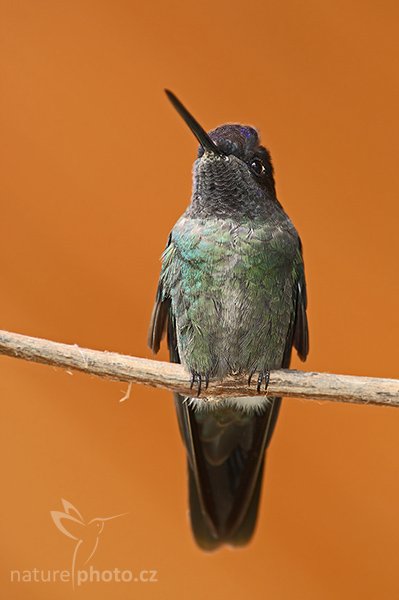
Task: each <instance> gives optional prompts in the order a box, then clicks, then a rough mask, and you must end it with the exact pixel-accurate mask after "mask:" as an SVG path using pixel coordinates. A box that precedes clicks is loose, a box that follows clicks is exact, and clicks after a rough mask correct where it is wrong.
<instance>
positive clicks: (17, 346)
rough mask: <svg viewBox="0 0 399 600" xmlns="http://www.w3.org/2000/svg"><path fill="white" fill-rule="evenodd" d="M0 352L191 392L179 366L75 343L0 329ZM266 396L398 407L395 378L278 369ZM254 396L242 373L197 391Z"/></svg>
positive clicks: (218, 395)
mask: <svg viewBox="0 0 399 600" xmlns="http://www.w3.org/2000/svg"><path fill="white" fill-rule="evenodd" d="M0 354H3V355H6V356H12V357H15V358H22V359H24V360H29V361H34V362H39V363H42V364H45V365H53V366H56V367H62V368H64V369H75V370H77V371H82V372H84V373H89V374H91V375H97V376H99V377H107V378H109V379H114V380H118V381H125V382H127V383H141V384H143V385H149V386H153V387H160V388H167V389H170V390H174V391H177V392H180V393H181V394H183V395H186V396H192V395H193V393H195V392H193V390H191V389H190V375H189V374H188V373H187V371H185V369H184V368H183V367H182V366H181V365H176V364H170V363H166V362H160V361H155V360H147V359H144V358H136V357H133V356H125V355H122V354H116V353H113V352H101V351H98V350H88V349H86V348H80V347H79V346H77V345H76V344H74V345H70V344H60V343H58V342H51V341H49V340H44V339H40V338H34V337H29V336H26V335H20V334H17V333H9V332H7V331H0ZM268 394H269V395H273V396H291V397H294V398H308V399H313V400H318V401H320V400H330V401H334V402H352V403H357V404H379V405H389V406H399V380H398V379H377V378H374V377H354V376H350V375H333V374H330V373H305V372H303V371H292V370H279V371H272V373H271V376H270V383H269V388H268ZM256 395H257V391H256V384H255V383H254V384H252V386H251V387H248V378H247V376H245V375H241V376H236V377H233V376H230V377H226V378H225V379H224V380H223V381H210V382H209V388H208V389H207V390H206V391H205V390H204V389H203V390H202V392H201V396H202V397H207V398H208V399H210V400H213V401H217V399H218V398H219V399H220V398H221V397H228V396H230V397H234V396H248V398H249V399H248V401H249V402H250V397H251V396H256Z"/></svg>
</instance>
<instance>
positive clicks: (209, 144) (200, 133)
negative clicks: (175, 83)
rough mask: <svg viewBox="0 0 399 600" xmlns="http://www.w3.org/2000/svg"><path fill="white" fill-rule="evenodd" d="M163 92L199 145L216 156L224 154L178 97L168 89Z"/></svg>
mask: <svg viewBox="0 0 399 600" xmlns="http://www.w3.org/2000/svg"><path fill="white" fill-rule="evenodd" d="M165 94H166V95H167V97H168V98H169V100H170V101H171V103H172V104H173V106H174V107H175V109H176V110H177V112H178V113H179V115H180V116H181V117H182V119H183V120H184V121H185V122H186V123H187V125H188V126H189V128H190V129H191V131H192V132H193V134H194V135H195V137H196V138H197V140H198V141H199V143H200V144H201V146H202V147H203V149H204V150H206V151H208V152H212V153H213V154H217V155H218V156H224V152H222V151H221V150H220V149H219V148H218V147H217V146H216V144H215V143H214V142H213V141H212V140H211V138H210V137H209V135H208V134H207V132H206V131H205V129H203V128H202V127H201V125H200V124H199V123H198V121H196V120H195V119H194V117H193V116H192V115H191V114H190V113H189V112H188V110H187V108H186V107H185V106H183V104H182V103H181V102H180V100H179V99H178V98H176V96H175V95H174V94H173V92H170V91H169V90H165Z"/></svg>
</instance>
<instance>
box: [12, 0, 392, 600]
mask: <svg viewBox="0 0 399 600" xmlns="http://www.w3.org/2000/svg"><path fill="white" fill-rule="evenodd" d="M398 13H399V11H398V5H397V3H395V2H391V1H389V0H383V1H382V2H378V3H377V2H371V1H360V0H358V1H355V0H351V1H350V2H344V1H343V0H338V1H334V2H331V1H324V2H319V1H316V0H309V1H307V2H299V1H296V0H290V1H286V0H283V1H282V0H266V1H262V0H253V1H252V2H250V3H245V4H242V3H241V2H238V1H231V0H230V1H226V0H221V1H220V2H217V3H215V2H210V1H200V2H193V1H189V2H177V1H174V0H169V1H168V2H152V3H142V2H140V3H139V2H129V1H127V0H126V1H123V0H115V1H113V2H105V1H98V0H97V1H89V0H82V1H73V0H72V1H66V0H59V1H57V2H53V1H51V0H35V1H34V2H32V1H29V0H21V1H18V2H14V1H13V0H9V1H7V0H1V1H0V30H1V41H0V76H1V95H0V119H1V132H2V133H1V143H0V154H1V158H0V171H1V184H0V186H1V236H0V257H1V258H0V260H1V270H0V272H1V281H2V284H1V296H0V315H1V317H0V327H1V328H2V329H7V330H10V331H16V332H19V333H25V334H29V335H34V336H39V337H47V338H50V339H54V340H58V341H64V342H68V343H77V344H79V345H81V346H86V347H92V348H98V349H108V350H114V351H118V352H123V353H128V354H133V355H137V356H150V353H149V351H148V349H147V347H146V335H147V327H148V321H149V317H150V313H151V309H152V303H153V298H154V294H155V289H156V283H157V278H158V273H159V266H160V262H159V257H160V254H161V252H162V250H163V247H164V244H165V242H166V239H167V236H168V232H169V230H170V228H171V227H172V225H173V223H174V222H175V221H176V219H177V218H178V216H179V215H180V214H181V213H182V212H183V210H184V209H185V206H186V205H187V202H188V200H189V197H190V191H191V175H190V171H191V165H192V161H193V160H194V157H195V153H196V142H195V140H194V138H193V137H192V136H191V135H190V134H189V132H188V130H187V128H185V127H184V125H183V123H182V122H181V120H180V119H179V118H178V116H177V115H176V113H175V112H174V111H173V109H172V107H171V106H170V105H169V103H168V102H167V100H166V98H165V96H164V94H163V91H162V90H163V88H164V87H169V88H171V89H172V90H173V91H175V92H176V93H177V94H178V95H179V96H180V97H181V99H182V100H183V101H184V102H185V103H186V104H187V106H188V107H189V108H190V110H192V111H193V113H194V114H195V115H196V116H197V118H198V119H199V120H200V121H201V123H202V124H203V125H204V126H205V127H206V128H207V129H211V128H213V127H215V126H217V125H219V124H221V123H223V122H228V121H234V122H242V123H248V124H253V125H255V126H257V127H258V128H259V129H260V131H261V134H262V139H263V142H264V143H265V144H266V145H267V146H268V147H269V148H270V150H271V153H272V157H273V159H274V165H275V170H276V178H277V187H278V195H279V198H280V201H281V202H282V203H283V205H284V207H285V209H286V210H287V212H288V213H289V215H290V216H291V218H292V219H293V221H294V223H295V224H296V226H297V228H298V230H299V232H300V234H301V236H302V240H303V244H304V250H305V261H306V270H307V279H308V287H309V298H310V302H309V318H310V327H311V354H310V358H309V360H308V362H307V364H306V367H305V368H306V369H309V370H322V371H332V372H340V373H352V374H359V375H360V374H362V375H373V376H381V377H383V376H387V377H397V376H398V360H397V340H398V331H399V322H398V313H399V311H398V292H399V290H398V269H397V261H398V246H399V241H398V233H397V231H398V217H399V209H398V193H399V180H398V140H399V127H398V91H399V76H398V49H399V48H398V47H399V41H398V35H397V19H398ZM162 357H163V358H166V353H165V352H163V354H162ZM293 366H295V367H298V366H299V364H298V362H295V363H294V365H293ZM300 368H303V367H300ZM0 390H1V397H2V400H1V403H0V406H1V413H2V418H1V448H2V457H3V461H2V462H3V466H2V482H1V483H2V486H1V487H2V499H1V513H2V519H1V521H0V537H1V545H2V551H1V556H2V558H1V581H0V584H1V596H2V597H3V598H7V599H10V598H15V599H25V598H29V599H31V598H40V599H41V600H44V599H47V598H48V599H54V598H72V597H82V598H96V599H99V598H101V599H102V598H111V597H112V598H121V599H124V598H131V597H138V598H156V599H158V598H159V599H164V598H179V597H182V595H183V591H184V595H185V596H187V597H190V598H193V599H196V598H198V599H199V598H203V597H204V594H207V595H208V596H210V597H217V598H228V599H235V598H242V597H248V598H256V599H257V598H265V597H266V598H273V600H283V599H296V600H297V599H306V600H316V599H320V598H323V599H325V600H329V599H334V600H335V599H337V598H339V599H345V600H346V599H357V598H361V599H362V600H366V599H375V598H382V599H384V600H385V599H393V598H397V597H398V596H399V583H398V575H397V573H398V566H397V548H398V542H399V521H398V518H397V510H396V507H397V506H398V504H399V411H397V410H394V409H383V408H380V409H378V408H374V407H367V406H365V407H359V406H349V405H344V404H342V405H333V404H328V405H327V404H323V405H320V404H318V403H315V402H306V401H295V400H286V401H285V402H284V406H283V410H282V412H281V417H280V420H279V423H278V427H277V430H276V434H275V437H274V439H273V443H272V445H271V449H270V451H269V454H268V459H267V465H266V478H265V486H264V493H263V497H262V502H261V511H260V519H259V524H258V529H257V532H256V535H255V538H254V540H253V542H252V543H251V544H250V546H248V547H247V548H245V549H242V550H236V551H232V550H229V549H224V550H222V551H220V552H218V553H215V554H210V555H209V554H204V553H202V552H201V551H200V550H198V549H197V548H196V546H195V545H194V542H193V540H192V537H191V533H190V529H189V523H188V517H187V502H186V494H187V492H186V470H185V457H184V450H183V447H182V444H181V442H180V438H179V434H178V429H177V424H176V420H175V415H174V409H173V404H172V398H171V394H169V393H167V392H164V391H159V390H158V391H157V390H151V389H145V388H143V387H135V388H133V390H132V393H131V397H130V399H129V400H128V401H126V402H124V403H123V404H120V403H119V399H120V398H121V397H122V396H123V394H124V393H125V391H126V386H124V385H123V384H118V383H112V382H108V381H102V380H98V379H95V378H90V377H87V376H83V375H79V374H73V375H71V374H68V373H66V372H64V371H61V370H55V369H52V368H49V367H44V366H38V365H34V364H29V363H24V362H18V361H16V360H13V359H8V358H1V359H0ZM61 498H65V499H67V500H68V501H70V502H72V503H73V504H74V505H75V506H76V507H77V508H78V509H79V511H80V512H81V513H82V515H83V516H84V518H85V519H88V520H89V519H91V518H94V517H106V516H110V515H115V514H118V513H125V512H127V513H128V515H125V516H123V517H120V518H119V519H115V520H113V521H110V522H109V523H106V526H105V528H104V531H103V532H102V534H101V539H100V543H99V545H98V549H97V551H96V554H95V555H94V557H93V558H92V560H91V563H90V564H92V565H93V567H95V568H96V569H103V570H104V569H113V568H115V567H118V568H121V569H131V570H132V571H134V572H135V573H137V572H139V571H140V570H147V569H148V570H149V569H151V570H152V569H155V570H157V578H158V582H156V583H138V582H137V583H131V584H127V583H112V582H109V583H105V582H103V583H87V584H85V585H82V586H80V587H78V589H76V590H75V592H73V591H72V587H71V585H70V583H62V582H58V583H43V582H42V583H34V582H32V583H16V582H14V583H11V581H10V571H11V570H21V571H22V570H32V569H34V568H37V569H42V570H55V569H69V568H70V564H71V559H72V554H73V549H74V544H75V542H74V541H73V540H71V539H70V538H67V537H66V536H63V535H62V534H61V533H60V531H58V530H57V529H56V527H55V525H54V523H53V522H52V520H51V517H50V510H62V508H61Z"/></svg>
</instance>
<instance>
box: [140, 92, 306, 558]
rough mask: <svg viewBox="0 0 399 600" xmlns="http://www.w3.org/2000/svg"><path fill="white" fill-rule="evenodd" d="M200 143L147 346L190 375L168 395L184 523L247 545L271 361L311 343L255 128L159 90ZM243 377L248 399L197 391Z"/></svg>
mask: <svg viewBox="0 0 399 600" xmlns="http://www.w3.org/2000/svg"><path fill="white" fill-rule="evenodd" d="M165 92H166V94H167V96H168V98H169V100H170V101H171V103H172V105H173V106H174V108H175V109H176V110H177V112H178V114H179V115H180V116H181V117H182V119H183V120H184V121H185V123H186V124H187V126H188V127H189V129H190V130H191V132H192V133H193V134H194V136H195V137H196V138H197V140H198V142H199V144H200V145H199V149H198V155H197V159H196V160H195V162H194V168H193V189H192V195H191V201H190V204H189V206H188V208H187V209H186V211H185V212H184V214H183V215H182V216H181V217H180V219H179V220H178V221H177V222H176V224H175V226H174V227H173V229H172V231H171V233H170V235H169V238H168V242H167V245H166V249H165V251H164V252H163V255H162V267H161V274H160V278H159V284H158V289H157V293H156V301H155V306H154V309H153V313H152V317H151V324H150V331H149V346H150V348H151V349H152V350H153V352H154V353H157V352H158V350H159V348H160V343H161V340H162V338H163V337H164V334H165V333H167V343H168V348H169V354H170V360H171V362H175V363H181V364H182V365H183V366H184V367H185V368H186V369H187V370H188V371H189V373H190V374H191V386H192V389H193V394H192V397H189V398H185V397H182V396H181V395H179V394H175V396H174V397H175V406H176V412H177V417H178V422H179V428H180V433H181V436H182V439H183V442H184V445H185V448H186V453H187V463H188V485H189V506H190V521H191V528H192V532H193V535H194V538H195V540H196V542H197V544H198V545H199V547H200V548H202V549H203V550H207V551H211V550H215V549H216V548H218V547H220V546H222V545H224V544H226V545H229V546H243V545H245V544H247V543H248V542H249V540H250V539H251V537H252V535H253V532H254V530H255V525H256V520H257V513H258V505H259V499H260V494H261V487H262V477H263V465H264V462H265V453H266V449H267V447H268V445H269V442H270V439H271V437H272V434H273V430H274V427H275V424H276V420H277V417H278V413H279V410H280V405H281V398H277V397H269V396H268V395H267V385H268V381H269V374H270V370H271V369H279V368H288V367H289V365H290V360H291V354H292V349H293V348H295V350H296V351H297V353H298V355H299V357H300V359H302V360H305V359H306V356H307V354H308V350H309V334H308V322H307V314H306V308H307V297H306V283H305V273H304V262H303V252H302V244H301V240H300V238H299V235H298V233H297V231H296V229H295V227H294V225H293V224H292V222H291V220H290V219H289V217H288V216H287V214H286V213H285V212H284V210H283V207H282V205H281V204H280V202H279V201H278V199H277V196H276V189H275V180H274V170H273V166H272V162H271V156H270V153H269V151H268V150H267V149H266V148H265V147H264V146H262V145H261V142H260V137H259V133H258V131H257V130H256V129H255V128H253V127H250V126H244V125H239V124H225V125H221V126H219V127H217V128H216V129H213V130H211V131H209V133H207V132H206V131H205V130H204V129H203V127H202V126H201V125H200V124H199V123H198V121H197V120H196V119H195V118H194V117H193V116H192V114H190V113H189V111H188V110H187V109H186V108H185V106H184V105H183V104H182V103H181V102H180V100H178V98H177V97H176V96H175V95H174V94H173V93H172V92H170V91H169V90H165ZM230 374H246V375H247V376H248V385H251V384H252V382H254V384H255V385H256V387H257V391H258V392H259V393H258V395H256V396H252V397H247V398H243V397H237V398H223V399H218V401H211V398H209V399H207V398H203V397H201V398H200V397H199V394H200V393H201V390H202V391H203V393H204V390H205V389H206V388H207V386H208V383H209V380H210V379H212V378H213V379H223V377H225V376H227V375H230Z"/></svg>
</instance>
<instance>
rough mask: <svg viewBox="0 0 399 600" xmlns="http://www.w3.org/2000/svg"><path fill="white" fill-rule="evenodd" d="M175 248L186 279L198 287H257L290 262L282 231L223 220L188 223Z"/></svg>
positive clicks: (176, 235)
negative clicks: (237, 283)
mask: <svg viewBox="0 0 399 600" xmlns="http://www.w3.org/2000/svg"><path fill="white" fill-rule="evenodd" d="M190 225H191V226H190ZM173 244H174V246H175V251H176V256H177V258H178V260H179V262H180V268H181V274H182V276H183V277H184V278H188V279H190V280H192V283H194V284H195V285H196V286H197V287H199V286H202V285H203V284H206V283H210V282H211V281H212V283H213V284H223V283H227V281H230V282H231V281H232V280H233V281H234V280H238V281H242V280H243V279H245V280H246V281H247V283H248V284H250V283H251V282H253V283H257V282H259V279H263V278H265V277H268V276H270V275H272V273H273V272H274V271H281V269H284V268H285V265H287V264H288V263H289V262H290V261H289V258H290V257H289V256H288V255H289V254H290V252H289V251H288V253H287V248H284V247H282V245H281V243H280V241H279V235H278V231H276V230H273V229H272V228H270V227H267V226H265V227H256V226H254V225H253V224H237V223H234V222H226V221H219V220H215V221H213V220H212V221H205V222H201V223H196V222H193V223H191V224H189V223H187V222H186V223H185V224H184V227H181V228H179V227H177V228H176V230H175V231H174V235H173ZM287 259H288V260H287Z"/></svg>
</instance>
